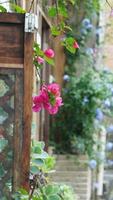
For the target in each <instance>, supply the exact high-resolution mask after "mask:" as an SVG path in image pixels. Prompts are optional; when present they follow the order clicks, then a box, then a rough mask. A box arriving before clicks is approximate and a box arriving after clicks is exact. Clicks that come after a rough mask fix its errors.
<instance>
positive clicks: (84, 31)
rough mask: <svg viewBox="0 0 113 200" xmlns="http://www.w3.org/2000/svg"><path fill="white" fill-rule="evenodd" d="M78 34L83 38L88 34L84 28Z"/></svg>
mask: <svg viewBox="0 0 113 200" xmlns="http://www.w3.org/2000/svg"><path fill="white" fill-rule="evenodd" d="M80 33H81V35H84V36H85V35H87V34H88V32H87V31H86V29H84V28H81V29H80Z"/></svg>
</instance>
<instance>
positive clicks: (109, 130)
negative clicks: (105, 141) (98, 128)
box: [106, 124, 113, 133]
mask: <svg viewBox="0 0 113 200" xmlns="http://www.w3.org/2000/svg"><path fill="white" fill-rule="evenodd" d="M106 131H107V133H113V125H112V124H111V125H110V126H108V127H107V129H106Z"/></svg>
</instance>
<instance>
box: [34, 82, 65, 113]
mask: <svg viewBox="0 0 113 200" xmlns="http://www.w3.org/2000/svg"><path fill="white" fill-rule="evenodd" d="M60 95H61V94H60V87H59V85H58V84H57V83H52V84H49V85H43V86H42V88H41V90H40V93H39V95H38V96H35V97H33V107H32V109H33V111H34V112H39V111H41V109H42V108H44V109H45V110H47V111H48V112H49V114H51V115H54V114H56V113H57V112H58V109H59V107H60V106H62V105H63V103H62V98H61V96H60Z"/></svg>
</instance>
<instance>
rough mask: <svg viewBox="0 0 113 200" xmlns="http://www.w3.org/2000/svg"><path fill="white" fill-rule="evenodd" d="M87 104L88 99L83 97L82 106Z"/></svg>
mask: <svg viewBox="0 0 113 200" xmlns="http://www.w3.org/2000/svg"><path fill="white" fill-rule="evenodd" d="M88 102H89V99H88V97H87V96H85V97H84V98H83V102H82V105H86V104H87V103H88Z"/></svg>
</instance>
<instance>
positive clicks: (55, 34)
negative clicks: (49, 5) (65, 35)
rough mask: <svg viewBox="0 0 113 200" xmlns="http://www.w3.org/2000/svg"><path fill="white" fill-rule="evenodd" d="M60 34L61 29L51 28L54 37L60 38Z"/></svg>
mask: <svg viewBox="0 0 113 200" xmlns="http://www.w3.org/2000/svg"><path fill="white" fill-rule="evenodd" d="M60 33H61V31H60V30H59V27H57V26H52V27H51V34H52V35H53V36H58V35H60Z"/></svg>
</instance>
